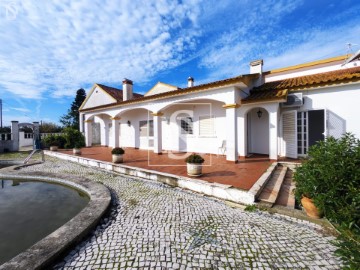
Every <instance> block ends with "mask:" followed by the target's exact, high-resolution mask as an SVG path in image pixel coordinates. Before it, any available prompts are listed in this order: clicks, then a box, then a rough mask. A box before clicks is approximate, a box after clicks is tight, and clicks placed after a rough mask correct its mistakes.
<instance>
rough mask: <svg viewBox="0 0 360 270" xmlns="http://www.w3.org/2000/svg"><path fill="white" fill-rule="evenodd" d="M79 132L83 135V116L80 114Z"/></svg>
mask: <svg viewBox="0 0 360 270" xmlns="http://www.w3.org/2000/svg"><path fill="white" fill-rule="evenodd" d="M79 130H80V132H81V133H84V132H85V131H84V114H83V113H80V114H79Z"/></svg>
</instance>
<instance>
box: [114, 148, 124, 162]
mask: <svg viewBox="0 0 360 270" xmlns="http://www.w3.org/2000/svg"><path fill="white" fill-rule="evenodd" d="M111 154H112V162H113V163H123V161H124V154H125V150H124V149H122V148H121V147H115V148H113V149H112V150H111Z"/></svg>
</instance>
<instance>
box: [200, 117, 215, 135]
mask: <svg viewBox="0 0 360 270" xmlns="http://www.w3.org/2000/svg"><path fill="white" fill-rule="evenodd" d="M199 122H200V124H199V125H200V126H199V135H200V136H214V135H215V128H214V117H210V116H200V117H199Z"/></svg>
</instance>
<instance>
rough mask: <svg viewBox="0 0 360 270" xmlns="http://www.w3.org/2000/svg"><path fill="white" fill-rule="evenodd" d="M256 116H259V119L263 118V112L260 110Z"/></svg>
mask: <svg viewBox="0 0 360 270" xmlns="http://www.w3.org/2000/svg"><path fill="white" fill-rule="evenodd" d="M256 114H257V116H258V117H259V118H261V116H262V114H263V112H262V111H261V110H260V109H259V110H258V112H257V113H256Z"/></svg>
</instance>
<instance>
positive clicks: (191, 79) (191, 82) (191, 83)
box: [188, 77, 194, 87]
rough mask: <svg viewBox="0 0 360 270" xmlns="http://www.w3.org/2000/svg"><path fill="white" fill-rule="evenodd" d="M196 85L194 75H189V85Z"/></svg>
mask: <svg viewBox="0 0 360 270" xmlns="http://www.w3.org/2000/svg"><path fill="white" fill-rule="evenodd" d="M193 86H194V78H193V77H189V78H188V87H193Z"/></svg>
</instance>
